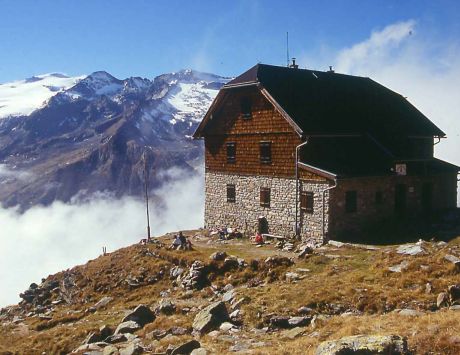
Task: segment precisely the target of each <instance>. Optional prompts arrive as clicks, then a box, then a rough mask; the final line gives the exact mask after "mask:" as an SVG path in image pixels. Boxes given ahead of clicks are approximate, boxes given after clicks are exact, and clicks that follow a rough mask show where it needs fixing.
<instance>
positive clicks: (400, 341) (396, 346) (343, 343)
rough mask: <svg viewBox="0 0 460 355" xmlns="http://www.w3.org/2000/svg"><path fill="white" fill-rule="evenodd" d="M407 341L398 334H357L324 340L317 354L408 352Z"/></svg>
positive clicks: (397, 354) (396, 354) (394, 354)
mask: <svg viewBox="0 0 460 355" xmlns="http://www.w3.org/2000/svg"><path fill="white" fill-rule="evenodd" d="M407 353H408V349H407V341H406V339H405V338H402V337H400V336H398V335H355V336H349V337H345V338H342V339H339V340H330V341H325V342H322V343H321V344H320V345H319V346H318V348H317V349H316V353H315V354H316V355H339V354H340V355H342V354H350V355H351V354H375V355H377V354H392V355H400V354H407Z"/></svg>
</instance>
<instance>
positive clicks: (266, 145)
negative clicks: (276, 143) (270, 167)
mask: <svg viewBox="0 0 460 355" xmlns="http://www.w3.org/2000/svg"><path fill="white" fill-rule="evenodd" d="M260 162H261V163H263V164H270V163H271V162H272V142H260Z"/></svg>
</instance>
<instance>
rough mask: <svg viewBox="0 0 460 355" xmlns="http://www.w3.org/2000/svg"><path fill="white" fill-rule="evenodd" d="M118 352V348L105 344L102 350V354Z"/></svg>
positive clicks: (112, 354)
mask: <svg viewBox="0 0 460 355" xmlns="http://www.w3.org/2000/svg"><path fill="white" fill-rule="evenodd" d="M118 354H120V353H119V352H118V348H117V347H116V346H113V345H109V346H106V347H105V348H104V351H103V352H102V355H118Z"/></svg>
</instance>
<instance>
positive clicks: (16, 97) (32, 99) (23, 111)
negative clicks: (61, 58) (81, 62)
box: [0, 73, 84, 119]
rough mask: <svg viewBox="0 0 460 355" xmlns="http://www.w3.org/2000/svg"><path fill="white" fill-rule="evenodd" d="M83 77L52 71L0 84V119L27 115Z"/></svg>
mask: <svg viewBox="0 0 460 355" xmlns="http://www.w3.org/2000/svg"><path fill="white" fill-rule="evenodd" d="M83 78H84V77H74V78H71V77H68V76H66V75H64V74H59V73H52V74H44V75H37V76H33V77H31V78H28V79H25V80H19V81H13V82H11V83H5V84H0V119H2V118H5V117H8V116H19V115H29V114H31V113H32V111H34V110H36V109H38V108H40V107H41V106H42V105H43V104H44V103H45V102H46V101H47V100H48V99H50V98H51V97H52V96H54V95H56V94H57V93H58V92H60V91H62V90H66V89H68V88H70V87H72V86H74V85H75V84H76V83H78V82H79V81H80V80H81V79H83Z"/></svg>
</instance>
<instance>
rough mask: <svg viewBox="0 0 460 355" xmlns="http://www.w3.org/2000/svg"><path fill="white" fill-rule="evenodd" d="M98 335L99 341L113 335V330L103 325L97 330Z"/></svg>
mask: <svg viewBox="0 0 460 355" xmlns="http://www.w3.org/2000/svg"><path fill="white" fill-rule="evenodd" d="M99 334H100V335H101V339H105V338H107V337H108V336H110V335H112V334H113V329H112V328H111V327H109V326H108V325H103V326H101V327H100V328H99Z"/></svg>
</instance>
